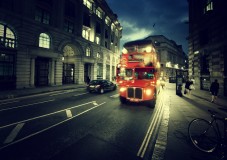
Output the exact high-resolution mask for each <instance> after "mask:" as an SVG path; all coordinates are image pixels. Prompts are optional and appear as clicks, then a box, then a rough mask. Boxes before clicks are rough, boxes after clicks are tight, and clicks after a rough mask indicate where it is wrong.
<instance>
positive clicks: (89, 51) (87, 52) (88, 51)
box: [86, 47, 91, 57]
mask: <svg viewBox="0 0 227 160" xmlns="http://www.w3.org/2000/svg"><path fill="white" fill-rule="evenodd" d="M86 56H87V57H90V56H91V48H90V47H87V48H86Z"/></svg>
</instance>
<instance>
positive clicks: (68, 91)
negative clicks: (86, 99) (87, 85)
mask: <svg viewBox="0 0 227 160" xmlns="http://www.w3.org/2000/svg"><path fill="white" fill-rule="evenodd" d="M79 90H85V89H84V88H78V89H71V90H65V91H62V92H60V93H55V94H51V95H49V96H57V95H60V94H66V93H71V92H75V91H79ZM81 95H82V94H81Z"/></svg>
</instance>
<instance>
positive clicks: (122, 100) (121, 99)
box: [119, 96, 126, 104]
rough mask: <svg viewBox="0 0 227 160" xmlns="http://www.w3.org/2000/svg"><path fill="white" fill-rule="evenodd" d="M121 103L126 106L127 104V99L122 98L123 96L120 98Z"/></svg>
mask: <svg viewBox="0 0 227 160" xmlns="http://www.w3.org/2000/svg"><path fill="white" fill-rule="evenodd" d="M119 99H120V102H121V103H122V104H125V103H126V98H125V97H122V96H120V98H119Z"/></svg>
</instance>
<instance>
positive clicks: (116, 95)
mask: <svg viewBox="0 0 227 160" xmlns="http://www.w3.org/2000/svg"><path fill="white" fill-rule="evenodd" d="M110 97H113V98H117V97H119V94H115V95H112V96H110Z"/></svg>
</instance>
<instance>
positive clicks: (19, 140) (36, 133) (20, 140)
mask: <svg viewBox="0 0 227 160" xmlns="http://www.w3.org/2000/svg"><path fill="white" fill-rule="evenodd" d="M105 103H106V102H103V103H101V104H99V105H98V106H94V107H92V108H90V109H88V110H86V111H83V112H81V113H79V114H77V115H75V116H73V117H72V118H68V119H66V120H63V121H61V122H59V123H56V124H54V125H52V126H50V127H47V128H45V129H43V130H40V131H38V132H35V133H33V134H30V135H28V136H26V137H24V138H21V139H18V140H16V141H14V142H12V143H9V144H7V145H5V146H3V147H1V148H0V150H2V149H4V148H6V147H9V146H11V145H13V144H16V143H19V142H22V141H23V140H26V139H28V138H30V137H33V136H35V135H38V134H40V133H42V132H45V131H47V130H49V129H51V128H54V127H56V126H58V125H60V124H62V123H65V122H67V121H69V120H71V119H73V118H76V117H79V116H81V115H83V114H85V113H87V112H89V111H91V110H93V109H96V108H98V107H99V106H101V105H103V104H105Z"/></svg>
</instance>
